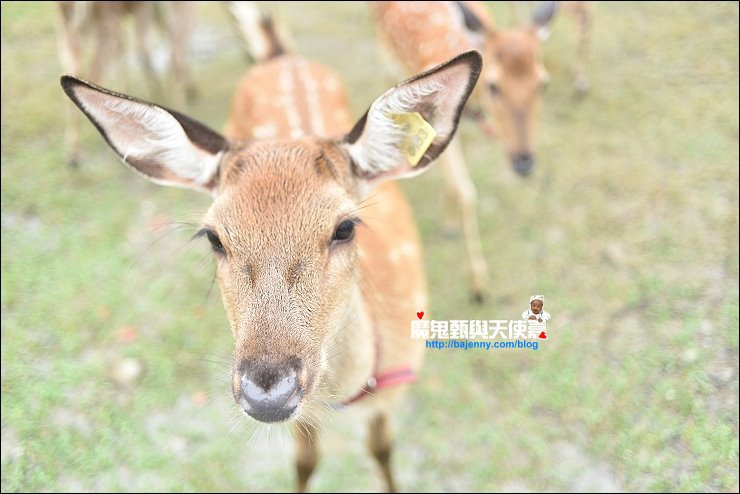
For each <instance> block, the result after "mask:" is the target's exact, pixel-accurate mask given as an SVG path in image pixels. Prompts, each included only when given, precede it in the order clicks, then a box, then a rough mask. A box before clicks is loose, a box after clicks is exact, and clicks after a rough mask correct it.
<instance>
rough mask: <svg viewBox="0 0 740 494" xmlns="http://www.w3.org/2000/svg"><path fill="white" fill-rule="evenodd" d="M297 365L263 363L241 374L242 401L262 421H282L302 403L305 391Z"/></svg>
mask: <svg viewBox="0 0 740 494" xmlns="http://www.w3.org/2000/svg"><path fill="white" fill-rule="evenodd" d="M296 367H297V366H285V365H281V366H271V365H264V364H263V365H260V366H259V367H257V368H253V369H247V370H246V371H245V372H244V373H243V374H242V377H241V396H240V399H239V405H241V407H242V409H243V410H244V411H245V412H246V413H247V414H248V415H249V416H250V417H252V418H254V419H256V420H259V421H260V422H268V423H270V422H281V421H283V420H286V419H287V418H288V417H290V415H291V414H292V413H293V411H294V410H295V409H296V408H297V407H298V403H299V402H300V401H301V396H302V391H301V387H300V385H299V384H298V374H297V370H298V369H296Z"/></svg>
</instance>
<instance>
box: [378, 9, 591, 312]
mask: <svg viewBox="0 0 740 494" xmlns="http://www.w3.org/2000/svg"><path fill="white" fill-rule="evenodd" d="M559 3H561V2H543V3H542V4H541V5H539V6H538V7H537V8H536V9H535V10H534V12H533V13H532V21H531V24H529V25H527V26H522V27H518V28H514V29H509V30H500V29H497V28H496V27H495V26H494V24H493V21H492V19H491V17H490V16H489V15H488V13H487V12H486V9H485V7H483V6H482V5H481V4H480V3H479V2H468V1H465V2H371V5H372V10H373V14H374V16H373V17H374V20H375V25H376V27H377V33H378V43H379V46H380V54H381V57H382V58H383V59H384V61H385V64H386V66H388V67H390V70H391V71H395V72H396V73H399V72H400V73H403V74H411V73H416V72H418V71H421V70H426V69H428V68H429V67H433V66H435V65H437V64H439V63H440V62H441V61H443V60H446V59H447V58H449V57H450V56H452V54H454V53H459V52H461V51H464V50H471V49H475V50H479V51H480V52H481V53H482V54H483V61H484V65H483V73H482V75H481V77H480V79H479V82H478V85H477V86H476V89H475V91H474V93H473V96H472V98H471V102H472V103H473V104H471V105H468V106H469V108H471V110H470V112H469V113H470V114H472V115H474V116H475V117H476V118H477V119H478V120H479V121H480V123H481V126H482V127H483V128H484V130H488V131H490V132H489V133H495V135H496V136H498V137H499V138H500V139H501V141H502V143H503V147H504V148H505V149H506V154H507V156H508V158H509V161H510V162H511V164H512V166H513V169H514V171H515V172H516V173H517V174H518V175H520V176H522V177H525V176H528V175H529V174H530V173H531V172H532V169H533V167H534V165H535V153H534V134H535V127H536V123H537V115H538V111H539V106H540V99H541V98H540V93H541V91H542V89H543V87H544V86H545V84H546V83H547V81H548V80H549V74H548V73H547V70H546V69H545V67H544V65H543V63H542V56H541V47H540V40H539V36H538V33H539V32H541V30H542V29H543V28H544V27H545V26H547V24H548V23H549V22H550V21H551V19H552V18H553V16H554V14H555V11H556V10H557V7H558V4H559ZM564 3H568V2H564ZM572 3H575V4H579V5H580V7H578V6H575V7H576V8H574V9H573V10H576V11H578V12H580V13H581V14H582V15H579V18H580V19H582V23H581V26H582V40H585V39H586V37H585V32H586V28H587V26H588V24H587V19H588V16H587V12H588V11H587V6H586V5H585V3H584V2H572ZM579 8H580V10H578V9H579ZM581 44H582V45H585V41H583V42H582V43H581ZM585 53H586V50H585V48H581V49H579V54H580V57H581V58H584V57H585ZM584 66H585V62H583V63H579V76H578V80H579V81H580V82H578V84H579V87H582V88H584V89H585V88H586V87H587V82H584V81H586V79H585V75H583V73H582V71H583V70H584V69H583V67H584ZM473 107H477V108H475V109H472V108H473ZM459 141H460V140H459V137H455V138H454V139H453V140H452V142H451V143H450V144H449V145H448V146H447V150H446V151H445V153H444V154H443V155H442V156H441V157H440V162H441V164H442V169H443V171H444V176H445V180H444V184H445V187H446V188H447V192H446V194H445V198H446V199H447V201H446V202H447V203H448V204H447V205H446V207H445V213H446V218H445V223H446V225H447V227H448V229H454V228H452V227H453V226H454V224H455V221H454V217H453V216H452V214H453V213H454V210H455V209H457V210H458V211H459V214H460V216H459V217H460V223H461V224H462V230H463V234H464V238H465V244H466V250H467V257H468V267H469V272H470V283H471V290H472V295H473V299H474V300H475V301H477V302H482V301H483V299H484V294H485V291H486V290H485V289H486V285H487V280H488V266H487V262H486V260H485V257H484V256H483V248H482V246H481V240H480V232H479V227H478V219H477V191H476V188H475V185H474V184H473V181H472V180H471V178H470V174H469V172H468V169H467V166H466V164H465V157H464V153H463V148H462V144H461V143H460V142H459Z"/></svg>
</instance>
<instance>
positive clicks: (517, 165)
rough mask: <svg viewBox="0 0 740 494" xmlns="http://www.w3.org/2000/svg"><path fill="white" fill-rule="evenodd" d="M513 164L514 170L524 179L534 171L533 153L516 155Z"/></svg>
mask: <svg viewBox="0 0 740 494" xmlns="http://www.w3.org/2000/svg"><path fill="white" fill-rule="evenodd" d="M511 164H512V165H513V166H514V170H515V171H516V172H517V174H519V175H520V176H522V177H526V176H527V175H529V174H530V173H531V171H532V168H533V167H534V156H532V153H528V152H524V153H516V154H515V155H513V156H512V157H511Z"/></svg>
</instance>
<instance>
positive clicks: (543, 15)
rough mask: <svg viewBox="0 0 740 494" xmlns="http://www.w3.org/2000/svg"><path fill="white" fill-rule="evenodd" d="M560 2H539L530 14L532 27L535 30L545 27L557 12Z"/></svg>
mask: <svg viewBox="0 0 740 494" xmlns="http://www.w3.org/2000/svg"><path fill="white" fill-rule="evenodd" d="M559 3H560V2H541V3H540V4H539V5H537V7H536V8H535V9H534V11H533V12H532V25H533V26H535V27H536V28H543V27H545V26H547V25H548V24H549V23H550V21H552V19H553V17H555V12H556V11H557V10H558V4H559Z"/></svg>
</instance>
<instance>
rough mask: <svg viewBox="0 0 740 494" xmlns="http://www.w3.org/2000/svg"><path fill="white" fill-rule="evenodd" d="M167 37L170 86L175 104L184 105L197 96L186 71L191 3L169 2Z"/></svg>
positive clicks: (191, 23) (192, 15) (191, 19)
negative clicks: (170, 7)
mask: <svg viewBox="0 0 740 494" xmlns="http://www.w3.org/2000/svg"><path fill="white" fill-rule="evenodd" d="M171 3H172V11H171V15H170V16H169V24H168V30H169V37H170V43H171V47H172V52H171V53H172V60H171V72H172V79H173V80H172V86H173V88H174V90H173V93H174V98H175V102H176V104H178V106H179V105H185V103H186V102H191V101H193V100H194V99H195V98H196V96H197V90H196V88H195V84H194V83H193V80H192V78H191V77H190V71H189V70H188V41H189V40H190V35H191V33H192V31H193V19H194V16H195V12H194V11H193V9H194V5H193V3H192V2H171Z"/></svg>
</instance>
